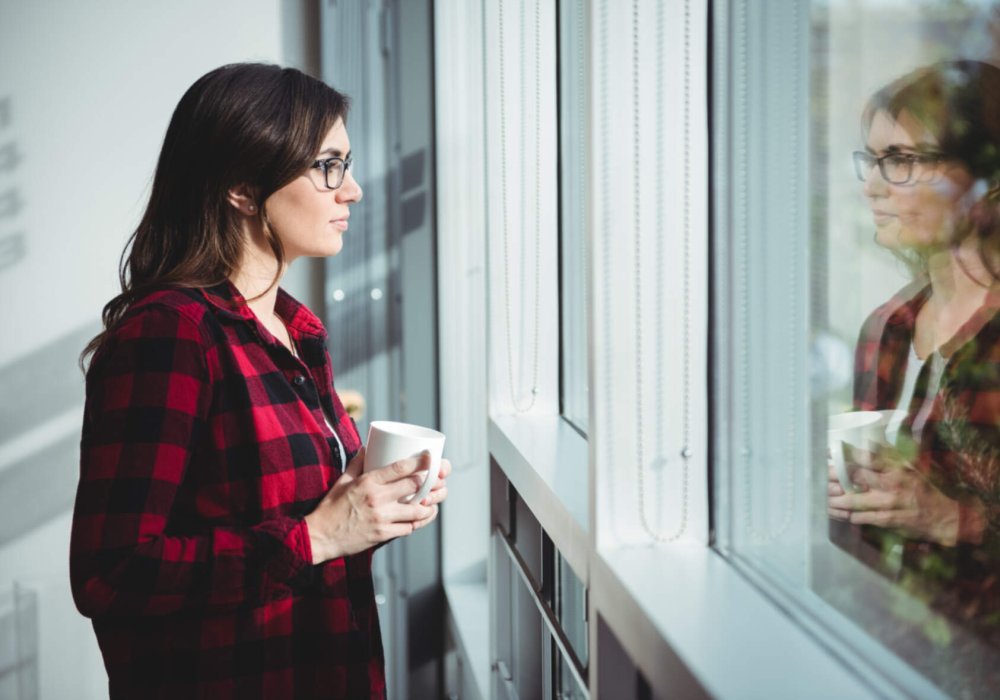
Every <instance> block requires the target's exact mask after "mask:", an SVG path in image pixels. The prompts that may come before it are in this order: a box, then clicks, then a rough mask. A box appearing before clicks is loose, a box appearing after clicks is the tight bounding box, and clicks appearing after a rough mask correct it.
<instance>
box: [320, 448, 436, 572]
mask: <svg viewBox="0 0 1000 700" xmlns="http://www.w3.org/2000/svg"><path fill="white" fill-rule="evenodd" d="M364 462H365V451H364V448H362V449H361V450H360V451H359V452H358V454H356V455H355V456H354V459H352V460H351V461H350V463H349V464H348V465H347V469H345V470H344V473H343V474H342V475H341V476H340V478H339V479H337V481H336V483H334V485H333V488H331V489H330V490H329V491H328V492H327V494H326V495H325V496H324V497H323V500H322V501H320V503H319V505H318V506H316V509H315V510H313V512H312V513H310V514H309V515H307V516H306V517H305V521H306V526H307V527H308V528H309V540H310V543H311V545H312V553H313V563H314V564H319V563H322V562H324V561H327V560H329V559H336V558H337V557H343V556H348V555H351V554H357V553H358V552H363V551H364V550H366V549H368V548H370V547H373V546H375V545H377V544H380V543H382V542H386V541H388V540H391V539H393V538H395V537H405V536H406V535H409V534H411V533H412V532H413V531H414V530H419V529H420V528H422V527H424V526H425V525H427V524H429V523H430V522H432V521H433V520H434V518H435V517H437V513H438V507H437V504H438V503H440V502H441V501H443V500H444V499H445V497H446V496H447V494H448V489H447V486H446V484H445V481H444V479H445V477H446V476H447V475H448V474H450V473H451V463H449V462H448V460H444V459H443V460H441V474H440V478H439V481H438V483H437V484H435V485H434V487H433V488H432V489H431V491H430V493H429V494H428V495H427V498H425V499H424V500H423V501H421V502H420V503H406V502H405V501H404V500H403V499H405V498H406V497H407V496H410V495H412V494H413V493H415V492H416V491H417V489H419V488H420V484H421V483H422V482H423V477H424V475H423V474H419V473H418V472H420V471H426V470H427V469H429V467H430V456H429V455H427V454H424V455H422V456H420V457H419V458H417V457H414V458H410V459H402V460H400V461H398V462H394V463H393V464H390V465H389V466H387V467H383V468H381V469H375V470H373V471H370V472H368V473H367V474H364V473H363V470H364Z"/></svg>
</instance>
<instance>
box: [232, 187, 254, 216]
mask: <svg viewBox="0 0 1000 700" xmlns="http://www.w3.org/2000/svg"><path fill="white" fill-rule="evenodd" d="M226 199H227V200H229V204H230V205H231V206H232V207H233V208H235V209H236V210H237V211H239V212H240V213H241V214H243V215H244V216H252V217H256V216H257V201H256V197H254V194H253V192H251V190H250V188H249V187H248V186H247V185H243V184H240V185H235V186H234V187H230V188H229V191H228V192H226Z"/></svg>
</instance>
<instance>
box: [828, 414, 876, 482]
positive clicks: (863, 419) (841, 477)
mask: <svg viewBox="0 0 1000 700" xmlns="http://www.w3.org/2000/svg"><path fill="white" fill-rule="evenodd" d="M886 421H887V418H886V416H884V415H883V414H882V412H880V411H848V412H847V413H837V414H836V415H832V416H830V421H829V424H828V430H827V446H828V447H829V448H830V458H831V460H832V461H833V468H834V470H835V471H836V472H837V481H839V482H840V485H841V487H843V489H844V492H845V493H853V492H857V491H859V489H858V487H857V486H855V485H854V483H853V482H852V481H851V475H850V474H849V473H848V471H847V465H848V462H855V461H858V460H857V459H856V458H855V455H854V450H864V451H865V452H874V451H875V450H876V448H877V447H878V446H879V445H881V444H885V425H886Z"/></svg>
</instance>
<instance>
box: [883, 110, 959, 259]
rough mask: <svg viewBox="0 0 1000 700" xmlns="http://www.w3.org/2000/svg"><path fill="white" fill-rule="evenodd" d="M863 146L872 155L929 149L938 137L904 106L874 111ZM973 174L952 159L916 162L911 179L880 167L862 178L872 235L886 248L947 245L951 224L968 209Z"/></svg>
mask: <svg viewBox="0 0 1000 700" xmlns="http://www.w3.org/2000/svg"><path fill="white" fill-rule="evenodd" d="M866 147H867V150H868V151H869V152H870V153H871V154H873V155H874V156H876V157H881V156H884V155H886V154H887V153H927V152H928V151H930V152H936V151H937V150H938V144H937V140H936V139H935V138H934V137H933V135H931V134H930V133H929V132H928V131H927V129H926V128H925V127H924V126H923V125H922V124H921V123H920V122H919V121H917V120H916V119H915V118H913V117H912V116H910V115H909V113H907V112H906V111H902V112H900V114H899V117H898V118H896V119H893V118H892V117H891V116H889V115H888V114H887V113H886V112H883V111H879V112H876V113H875V118H874V119H872V123H871V127H870V129H869V131H868V143H867V144H866ZM972 185H973V177H972V174H971V173H970V172H969V171H968V169H967V168H966V167H965V166H964V165H962V164H961V163H959V162H958V161H955V160H942V161H938V162H933V163H918V164H915V165H914V170H913V175H912V177H911V179H910V181H909V182H907V183H905V184H902V185H896V184H892V183H890V182H887V181H886V180H885V179H884V178H883V177H882V174H881V172H880V171H879V168H878V167H874V168H872V170H871V172H870V173H869V174H868V178H867V179H866V180H865V181H864V196H865V199H866V200H867V201H868V205H869V206H870V207H871V210H872V215H873V217H874V219H875V228H876V232H875V240H876V241H877V242H878V243H879V244H880V245H882V246H885V247H887V248H897V249H898V248H903V249H918V250H924V251H932V250H935V249H940V248H943V247H947V246H948V245H949V243H950V241H951V240H952V232H953V231H954V228H955V224H956V223H958V221H960V220H961V218H962V217H963V216H964V215H965V213H966V212H967V209H968V204H967V197H966V195H967V194H968V192H969V189H970V188H971V187H972Z"/></svg>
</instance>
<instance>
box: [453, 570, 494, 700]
mask: <svg viewBox="0 0 1000 700" xmlns="http://www.w3.org/2000/svg"><path fill="white" fill-rule="evenodd" d="M444 595H445V598H446V599H447V601H448V609H449V610H450V611H451V619H452V620H453V621H454V625H455V637H456V640H455V641H456V642H457V643H458V647H459V651H460V652H461V654H462V659H463V662H464V664H465V666H464V668H465V669H466V670H467V671H468V672H469V673H471V674H472V678H473V681H474V682H475V685H476V689H477V690H478V691H479V697H481V698H488V697H489V696H490V693H489V690H490V625H489V621H490V595H489V588H488V587H487V584H486V581H474V582H469V583H455V582H448V581H446V582H445V583H444Z"/></svg>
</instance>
